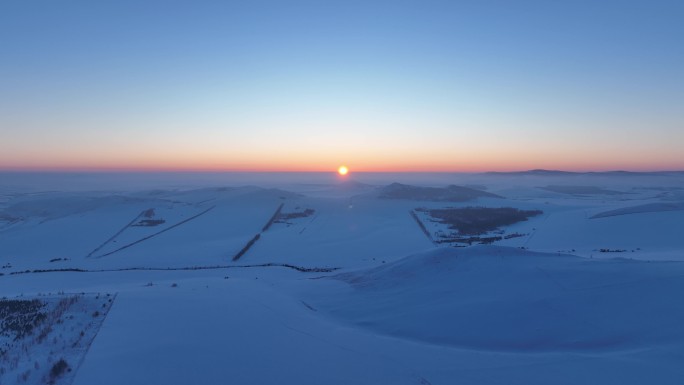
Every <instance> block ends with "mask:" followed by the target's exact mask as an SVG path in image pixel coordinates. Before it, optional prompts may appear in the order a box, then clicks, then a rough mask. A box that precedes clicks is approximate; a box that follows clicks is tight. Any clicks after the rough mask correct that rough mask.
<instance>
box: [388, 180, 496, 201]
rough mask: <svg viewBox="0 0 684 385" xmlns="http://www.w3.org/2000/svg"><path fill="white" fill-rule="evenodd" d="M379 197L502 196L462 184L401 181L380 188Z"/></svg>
mask: <svg viewBox="0 0 684 385" xmlns="http://www.w3.org/2000/svg"><path fill="white" fill-rule="evenodd" d="M379 197H380V198H383V199H407V200H415V201H435V202H465V201H469V200H473V199H477V198H503V197H502V196H500V195H496V194H492V193H489V192H486V191H482V190H476V189H473V188H469V187H463V186H455V185H450V186H447V187H420V186H411V185H406V184H401V183H392V184H391V185H389V186H385V187H383V188H381V189H380V195H379Z"/></svg>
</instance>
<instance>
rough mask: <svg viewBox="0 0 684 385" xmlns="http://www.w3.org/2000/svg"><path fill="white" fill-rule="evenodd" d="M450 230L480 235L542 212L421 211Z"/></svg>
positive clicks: (508, 209) (500, 209)
mask: <svg viewBox="0 0 684 385" xmlns="http://www.w3.org/2000/svg"><path fill="white" fill-rule="evenodd" d="M420 210H423V211H427V212H428V214H430V216H431V217H432V218H434V219H436V220H437V221H438V222H440V223H444V224H446V225H448V226H449V229H451V230H456V231H458V233H459V234H461V235H480V234H484V233H487V232H490V231H494V230H496V229H498V228H499V227H501V226H508V225H512V224H514V223H517V222H522V221H526V220H527V218H530V217H533V216H536V215H540V214H542V211H540V210H519V209H516V208H513V207H462V208H446V209H420Z"/></svg>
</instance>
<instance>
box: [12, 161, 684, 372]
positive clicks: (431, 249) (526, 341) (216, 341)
mask: <svg viewBox="0 0 684 385" xmlns="http://www.w3.org/2000/svg"><path fill="white" fill-rule="evenodd" d="M395 182H399V183H403V184H405V185H409V186H416V187H417V188H422V187H436V188H444V187H446V186H449V185H456V186H461V187H464V189H458V190H456V189H451V190H448V189H447V190H444V194H442V193H441V192H440V191H442V190H424V189H422V190H421V189H417V190H415V191H419V192H420V194H418V193H417V194H418V195H416V197H417V198H416V199H415V200H414V199H410V198H411V197H410V195H409V196H408V197H407V196H402V197H401V199H388V198H387V194H385V193H384V192H385V191H387V190H383V189H386V188H387V187H386V186H388V185H391V184H392V183H395ZM426 191H427V192H428V193H427V195H425V194H426ZM454 191H458V193H462V192H465V193H466V195H467V196H469V197H470V196H472V195H473V194H474V195H478V193H477V192H478V191H480V192H482V194H481V197H479V198H474V199H472V200H462V199H459V196H454V195H453V194H454ZM421 194H422V195H421ZM466 195H464V196H466ZM426 196H428V197H432V198H434V200H432V201H426V200H424V199H428V198H426ZM463 207H488V208H502V207H511V208H516V209H519V210H541V211H542V212H543V213H542V214H540V215H537V216H533V217H530V218H528V220H526V221H521V222H517V223H515V224H512V225H509V226H501V227H500V228H497V229H494V230H491V231H489V232H488V233H486V234H481V235H480V236H481V237H500V238H501V239H500V240H496V241H494V242H493V243H492V244H479V242H474V243H473V244H472V246H468V245H467V244H453V243H448V242H446V243H445V242H443V240H444V239H448V238H449V236H453V235H454V234H453V230H450V229H449V228H448V226H447V225H445V224H443V223H438V222H437V221H434V220H433V219H431V218H430V216H429V215H428V214H426V213H428V212H429V210H430V209H443V208H463ZM417 209H422V210H423V211H420V210H419V211H416V210H417ZM412 213H413V214H412ZM414 214H415V215H414ZM450 231H451V232H452V233H450ZM455 246H458V247H455ZM0 266H1V267H2V269H0V273H2V276H0V293H1V294H2V296H4V297H7V298H8V299H14V298H17V296H23V297H21V298H23V299H31V298H45V297H43V295H44V294H47V293H51V295H52V296H53V297H50V298H60V297H59V296H60V295H61V296H63V297H64V296H67V297H68V296H69V295H70V294H74V293H108V294H110V295H111V296H112V298H114V297H113V296H114V295H116V297H115V300H114V302H113V304H112V305H111V309H109V308H107V310H109V311H108V313H107V314H103V315H102V317H101V318H103V320H104V321H103V322H102V324H101V326H99V331H97V328H92V329H89V330H94V332H97V335H96V336H95V338H94V340H93V342H92V345H90V347H89V349H80V350H77V351H69V352H67V353H65V354H67V355H68V357H71V358H70V359H71V360H73V361H75V362H80V364H79V365H78V366H74V368H73V369H74V371H73V372H72V373H70V374H69V375H68V376H64V377H63V378H62V377H60V378H59V379H58V383H74V384H95V383H97V384H124V383H125V384H154V383H158V384H188V383H201V384H225V383H238V384H381V383H387V384H454V383H459V384H550V383H553V384H592V383H596V384H643V383H658V384H680V383H681V382H682V381H683V380H684V365H682V362H684V328H683V327H682V325H684V301H683V300H682V299H681V298H680V297H681V295H680V294H681V293H682V292H684V174H679V173H661V174H624V173H612V174H561V173H558V174H556V173H547V172H544V173H541V172H531V173H523V174H469V175H466V174H355V175H349V176H347V177H345V178H341V177H338V176H337V175H335V174H333V173H331V174H185V175H183V174H132V175H125V174H97V175H96V174H93V175H87V174H71V175H68V174H19V173H5V174H1V175H0ZM57 293H60V294H57ZM62 293H63V294H62ZM39 295H40V296H39ZM88 295H91V294H88ZM92 295H95V294H92ZM54 296H56V297H54ZM102 296H103V297H102V298H108V297H104V296H105V294H102ZM104 316H106V318H105V317H104ZM67 334H68V333H67ZM67 337H68V336H67ZM22 365H23V364H22ZM17 368H18V369H16V370H14V371H12V372H8V374H6V375H4V377H3V375H2V374H0V380H1V381H0V382H1V383H3V384H4V383H21V380H22V379H21V378H19V377H18V376H17V373H23V371H24V370H30V368H29V367H28V366H27V368H28V369H25V368H24V367H23V366H21V365H18V366H17ZM20 369H21V370H20ZM41 370H42V371H43V372H45V367H42V368H41ZM29 378H32V377H30V376H29ZM59 381H61V382H59ZM26 383H35V382H31V381H26Z"/></svg>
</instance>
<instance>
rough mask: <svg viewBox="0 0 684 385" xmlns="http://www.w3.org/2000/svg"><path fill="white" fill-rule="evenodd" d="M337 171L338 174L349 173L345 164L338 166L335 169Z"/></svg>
mask: <svg viewBox="0 0 684 385" xmlns="http://www.w3.org/2000/svg"><path fill="white" fill-rule="evenodd" d="M337 173H338V174H340V175H347V174H348V173H349V169H348V168H347V166H340V168H338V169H337Z"/></svg>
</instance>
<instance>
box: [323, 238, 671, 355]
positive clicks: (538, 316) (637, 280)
mask: <svg viewBox="0 0 684 385" xmlns="http://www.w3.org/2000/svg"><path fill="white" fill-rule="evenodd" d="M330 279H332V280H337V281H342V282H345V283H346V284H348V285H344V287H340V285H330V286H327V288H328V291H325V290H323V291H322V292H321V293H318V294H317V295H316V297H315V298H312V299H311V300H312V301H313V302H315V303H316V305H317V306H318V307H321V308H324V309H326V310H327V312H328V313H329V314H332V315H333V316H335V317H341V318H343V319H346V320H349V321H351V322H353V323H355V324H358V325H362V326H364V327H367V328H370V329H373V330H375V331H377V332H382V333H385V334H390V335H394V336H398V337H402V338H409V339H413V340H420V341H423V342H429V343H432V344H440V345H449V346H455V347H461V348H469V349H479V350H497V351H528V352H538V351H608V350H620V349H639V348H647V347H653V346H654V345H657V344H681V343H682V341H684V328H682V327H681V325H682V324H683V323H684V301H682V300H681V299H679V298H677V297H673V296H672V294H673V293H681V292H683V291H684V263H681V262H646V261H634V260H627V259H608V260H606V259H601V260H594V259H586V258H581V257H576V256H571V255H559V254H542V253H534V252H529V251H525V250H520V249H515V248H506V247H496V246H477V247H472V248H466V249H456V248H439V249H435V250H432V251H428V252H424V253H419V254H415V255H411V256H409V257H406V258H404V259H401V260H399V261H396V262H394V263H390V264H387V265H384V266H381V267H377V268H372V269H369V270H361V271H355V272H350V273H343V274H338V275H335V276H332V277H328V278H326V280H330ZM331 291H337V292H335V293H331Z"/></svg>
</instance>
